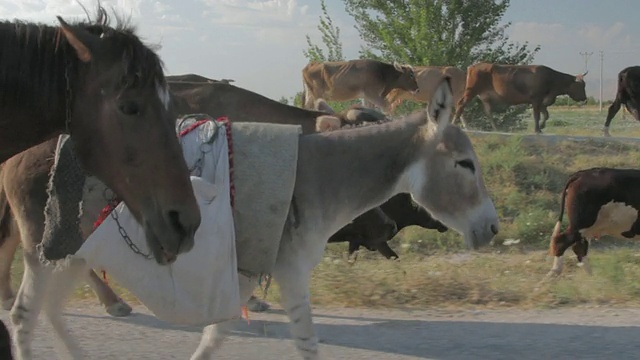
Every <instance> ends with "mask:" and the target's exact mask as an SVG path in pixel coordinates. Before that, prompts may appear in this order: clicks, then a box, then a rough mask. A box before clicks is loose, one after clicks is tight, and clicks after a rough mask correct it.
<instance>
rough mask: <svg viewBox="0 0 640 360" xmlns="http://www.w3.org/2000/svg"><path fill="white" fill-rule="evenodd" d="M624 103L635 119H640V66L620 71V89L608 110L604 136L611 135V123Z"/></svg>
mask: <svg viewBox="0 0 640 360" xmlns="http://www.w3.org/2000/svg"><path fill="white" fill-rule="evenodd" d="M622 105H624V107H625V108H627V111H629V113H630V114H631V115H632V116H633V118H634V119H636V120H638V121H640V66H629V67H628V68H625V69H623V70H622V71H620V72H619V73H618V91H617V93H616V98H615V100H613V103H611V106H609V111H608V112H607V119H606V120H605V123H604V129H603V131H604V136H611V135H610V134H609V125H611V120H613V117H614V116H616V114H617V113H618V111H619V110H620V107H621V106H622Z"/></svg>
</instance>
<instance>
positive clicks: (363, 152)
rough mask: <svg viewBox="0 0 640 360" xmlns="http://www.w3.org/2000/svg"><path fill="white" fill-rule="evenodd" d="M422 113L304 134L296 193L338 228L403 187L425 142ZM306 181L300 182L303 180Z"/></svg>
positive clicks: (310, 207) (308, 205)
mask: <svg viewBox="0 0 640 360" xmlns="http://www.w3.org/2000/svg"><path fill="white" fill-rule="evenodd" d="M424 123H425V116H424V114H423V115H422V116H417V114H414V115H411V116H409V117H408V118H407V119H403V120H396V121H393V122H390V123H387V124H382V125H372V126H365V127H362V128H357V129H350V130H339V131H335V132H329V133H323V134H316V135H310V136H306V137H303V138H302V139H301V143H300V152H299V160H298V164H299V171H298V175H297V176H298V179H297V180H296V190H295V196H296V199H299V200H300V201H302V202H304V205H305V206H307V207H308V208H307V209H315V211H316V212H315V213H313V214H303V216H305V215H310V216H313V217H314V218H317V217H320V218H322V219H323V220H324V222H325V223H326V225H328V226H329V227H331V224H334V223H335V224H334V225H335V226H337V227H338V228H339V227H341V226H342V225H344V224H346V223H348V222H349V221H351V220H353V219H354V218H355V217H357V216H358V215H360V214H362V213H364V212H365V211H367V210H369V209H371V208H373V207H376V206H378V205H380V204H382V203H383V202H385V201H386V200H388V199H389V198H390V197H391V196H393V195H395V194H396V193H399V192H401V191H402V190H404V187H406V186H404V185H405V184H404V183H405V181H403V180H402V179H404V178H406V177H407V176H406V175H405V173H406V172H407V171H408V170H409V169H410V168H411V167H412V164H413V163H414V160H415V159H414V158H415V154H416V153H417V152H418V151H419V149H420V147H421V146H422V142H421V141H419V139H420V138H421V129H420V126H421V125H424ZM299 184H301V186H298V185H299Z"/></svg>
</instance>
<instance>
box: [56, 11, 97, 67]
mask: <svg viewBox="0 0 640 360" xmlns="http://www.w3.org/2000/svg"><path fill="white" fill-rule="evenodd" d="M57 18H58V21H60V29H61V30H62V33H63V34H64V37H65V38H66V39H67V41H69V44H71V46H73V48H74V49H75V50H76V54H77V55H78V59H80V61H82V62H85V63H88V62H89V61H91V58H92V55H91V44H92V42H93V39H92V35H91V34H89V33H88V32H86V31H84V30H83V29H80V28H78V27H72V26H70V25H69V24H67V22H66V21H64V20H63V19H62V17H60V16H58V17H57Z"/></svg>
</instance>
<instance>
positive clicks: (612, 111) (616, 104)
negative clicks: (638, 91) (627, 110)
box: [602, 97, 621, 137]
mask: <svg viewBox="0 0 640 360" xmlns="http://www.w3.org/2000/svg"><path fill="white" fill-rule="evenodd" d="M620 106H621V102H620V99H619V98H618V97H616V99H615V100H614V101H613V102H612V103H611V105H610V106H609V110H608V111H607V119H606V120H605V122H604V128H603V129H602V131H603V133H604V136H607V137H608V136H611V134H609V125H611V120H613V117H614V116H616V114H617V113H618V111H620Z"/></svg>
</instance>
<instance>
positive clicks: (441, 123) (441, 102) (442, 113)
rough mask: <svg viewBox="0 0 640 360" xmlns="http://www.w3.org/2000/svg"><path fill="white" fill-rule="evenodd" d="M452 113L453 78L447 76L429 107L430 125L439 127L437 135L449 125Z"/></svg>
mask: <svg viewBox="0 0 640 360" xmlns="http://www.w3.org/2000/svg"><path fill="white" fill-rule="evenodd" d="M452 112H453V92H452V91H451V78H450V77H449V76H445V77H444V78H443V79H442V81H441V82H440V85H438V88H436V91H435V92H434V93H433V96H432V97H431V101H430V102H429V105H427V116H428V117H429V123H431V124H433V125H435V126H436V127H437V130H436V132H437V133H442V131H444V129H445V128H446V127H447V125H449V121H450V118H451V113H452Z"/></svg>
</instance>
